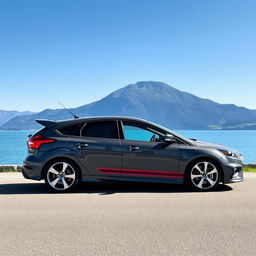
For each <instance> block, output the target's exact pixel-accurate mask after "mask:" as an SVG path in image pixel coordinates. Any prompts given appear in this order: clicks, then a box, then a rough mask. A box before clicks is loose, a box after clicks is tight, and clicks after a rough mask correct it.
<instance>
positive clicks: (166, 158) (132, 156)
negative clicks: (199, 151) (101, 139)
mask: <svg viewBox="0 0 256 256" xmlns="http://www.w3.org/2000/svg"><path fill="white" fill-rule="evenodd" d="M122 130H123V136H124V139H123V140H121V148H122V170H121V172H120V173H121V176H123V177H133V178H140V179H142V178H143V179H156V178H157V179H172V180H176V181H177V180H181V179H183V173H180V172H179V161H180V150H179V144H178V142H177V141H176V142H172V143H170V144H168V143H165V142H164V141H163V137H164V135H165V134H164V133H163V131H159V130H158V129H157V128H156V129H155V127H152V126H150V125H147V124H144V123H143V124H141V123H137V122H131V121H122Z"/></svg>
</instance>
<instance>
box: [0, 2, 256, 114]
mask: <svg viewBox="0 0 256 256" xmlns="http://www.w3.org/2000/svg"><path fill="white" fill-rule="evenodd" d="M255 13H256V1H255V0H239V1H238V0H214V1H212V0H208V1H207V0H177V1H176V0H169V1H161V0H157V1H151V0H145V1H144V0H136V1H134V0H122V1H120V0H91V1H86V0H83V1H80V0H72V1H71V0H70V1H65V0H61V1H57V0H36V1H35V0H30V1H28V0H22V1H20V0H16V1H15V0H10V1H0V37H1V38H0V39H1V40H0V89H1V102H0V109H6V110H10V109H17V110H32V111H40V110H43V109H45V108H59V105H58V104H57V101H61V102H63V103H64V104H65V105H67V106H68V107H76V106H80V105H84V104H87V103H90V102H92V101H94V100H98V99H100V98H102V97H104V96H106V95H107V94H109V93H111V92H112V91H114V90H116V89H118V88H120V87H123V86H125V85H127V84H130V83H135V82H137V81H143V80H153V81H162V82H166V83H168V84H170V85H172V86H174V87H176V88H177V89H180V90H183V91H187V92H190V93H193V94H196V95H198V96H200V97H203V98H210V99H212V100H215V101H217V102H220V103H235V104H237V105H243V106H246V107H248V108H255V109H256V99H255V95H256V16H255Z"/></svg>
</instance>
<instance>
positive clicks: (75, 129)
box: [57, 123, 84, 136]
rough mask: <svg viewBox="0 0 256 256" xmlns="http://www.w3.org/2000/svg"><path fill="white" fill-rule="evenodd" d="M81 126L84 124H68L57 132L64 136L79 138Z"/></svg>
mask: <svg viewBox="0 0 256 256" xmlns="http://www.w3.org/2000/svg"><path fill="white" fill-rule="evenodd" d="M83 125H84V123H78V124H70V125H65V126H62V127H60V128H58V129H57V130H58V131H59V132H60V133H61V134H64V135H73V136H80V130H81V129H82V127H83Z"/></svg>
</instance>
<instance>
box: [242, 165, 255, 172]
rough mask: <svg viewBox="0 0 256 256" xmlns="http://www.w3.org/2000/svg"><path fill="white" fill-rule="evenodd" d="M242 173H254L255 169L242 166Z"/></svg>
mask: <svg viewBox="0 0 256 256" xmlns="http://www.w3.org/2000/svg"><path fill="white" fill-rule="evenodd" d="M243 170H244V172H256V168H253V167H249V166H244V167H243Z"/></svg>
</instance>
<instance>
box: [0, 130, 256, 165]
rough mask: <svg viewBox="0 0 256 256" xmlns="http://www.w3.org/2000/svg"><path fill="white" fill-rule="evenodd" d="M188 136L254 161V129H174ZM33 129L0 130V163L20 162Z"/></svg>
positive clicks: (255, 151)
mask: <svg viewBox="0 0 256 256" xmlns="http://www.w3.org/2000/svg"><path fill="white" fill-rule="evenodd" d="M176 132H178V133H180V134H181V135H183V136H186V137H188V138H196V139H198V140H204V141H210V142H214V143H217V144H222V145H226V146H229V147H232V148H235V149H237V150H238V151H240V152H241V153H242V154H243V155H244V157H245V159H244V162H245V163H256V131H194V130H193V131H192V130H182V131H176ZM33 133H34V131H0V165H1V164H22V161H23V159H24V157H25V156H26V154H27V146H26V141H27V135H28V134H33Z"/></svg>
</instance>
